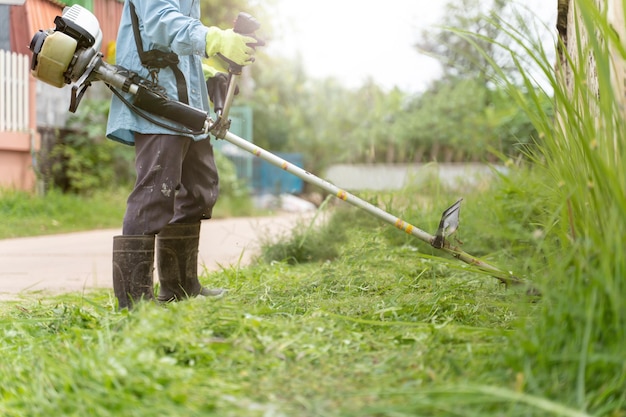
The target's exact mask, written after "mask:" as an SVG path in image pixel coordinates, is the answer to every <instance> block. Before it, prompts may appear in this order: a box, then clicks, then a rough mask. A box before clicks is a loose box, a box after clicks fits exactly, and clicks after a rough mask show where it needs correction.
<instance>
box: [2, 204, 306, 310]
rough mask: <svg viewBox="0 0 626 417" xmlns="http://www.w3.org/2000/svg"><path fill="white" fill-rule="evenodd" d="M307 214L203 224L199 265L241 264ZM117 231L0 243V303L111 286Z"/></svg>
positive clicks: (226, 266) (203, 266)
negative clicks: (47, 294) (114, 241)
mask: <svg viewBox="0 0 626 417" xmlns="http://www.w3.org/2000/svg"><path fill="white" fill-rule="evenodd" d="M305 216H310V214H308V215H307V214H284V215H280V216H272V217H254V218H232V219H217V220H208V221H204V222H202V229H201V233H200V253H199V256H198V263H199V267H200V268H201V269H200V271H202V268H206V269H207V270H210V271H212V270H218V269H221V268H228V267H230V266H237V265H241V266H245V265H247V264H248V263H249V262H250V261H251V259H252V258H253V257H254V256H255V255H257V254H258V250H259V248H260V245H261V244H262V243H263V242H266V241H268V240H272V239H273V238H277V237H280V236H284V235H285V234H287V233H288V232H289V231H290V230H291V229H292V228H293V227H294V226H296V225H298V224H299V223H300V222H302V221H303V218H304V217H305ZM118 234H120V230H117V229H111V230H96V231H89V232H80V233H68V234H62V235H53V236H39V237H27V238H18V239H5V240H0V300H2V299H4V300H8V299H20V298H22V297H25V296H29V295H30V296H32V295H35V293H34V292H36V293H40V294H41V293H43V295H45V294H46V293H56V294H58V293H62V292H69V291H86V290H89V289H92V288H112V284H111V270H112V266H111V264H112V260H111V249H112V246H113V236H115V235H118Z"/></svg>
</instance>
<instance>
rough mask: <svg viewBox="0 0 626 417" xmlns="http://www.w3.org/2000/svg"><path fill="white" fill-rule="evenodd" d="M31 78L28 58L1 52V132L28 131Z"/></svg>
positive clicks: (13, 53)
mask: <svg viewBox="0 0 626 417" xmlns="http://www.w3.org/2000/svg"><path fill="white" fill-rule="evenodd" d="M29 76H30V66H29V59H28V56H26V55H20V54H17V53H15V52H10V51H4V50H0V132H20V131H27V130H28V128H29V120H28V116H29V100H28V99H29V93H28V88H29V85H28V83H29V78H28V77H29Z"/></svg>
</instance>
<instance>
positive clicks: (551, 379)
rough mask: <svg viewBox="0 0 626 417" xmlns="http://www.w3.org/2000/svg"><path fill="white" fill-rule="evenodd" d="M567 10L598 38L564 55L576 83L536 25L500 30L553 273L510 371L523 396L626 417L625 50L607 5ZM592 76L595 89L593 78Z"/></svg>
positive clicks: (578, 3)
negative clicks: (547, 100)
mask: <svg viewBox="0 0 626 417" xmlns="http://www.w3.org/2000/svg"><path fill="white" fill-rule="evenodd" d="M570 8H575V9H577V10H578V11H579V13H580V15H581V16H582V19H581V21H580V22H577V23H575V25H576V26H575V28H573V29H575V31H576V33H577V34H578V35H580V34H581V33H582V32H586V33H589V34H591V36H590V37H589V39H590V42H588V43H582V42H581V40H580V39H581V37H580V36H570V38H569V42H570V48H571V47H572V45H571V43H572V42H576V44H575V45H573V46H574V48H573V50H574V51H575V53H573V54H571V55H570V54H568V53H567V50H566V49H565V48H564V45H559V48H560V50H562V51H563V53H564V57H565V61H566V62H567V63H568V65H569V66H570V68H571V71H572V76H571V79H570V81H569V83H566V82H565V78H564V77H563V74H562V73H561V72H560V70H555V68H554V62H553V59H552V58H550V57H549V54H548V53H546V51H545V50H544V49H543V46H542V45H541V43H539V42H538V41H537V40H536V39H534V38H533V37H532V36H533V35H532V34H533V33H534V32H533V31H532V30H529V27H524V26H519V22H516V24H511V25H506V24H505V25H502V26H501V30H502V31H503V32H504V33H506V35H508V37H509V38H510V39H511V40H513V45H514V48H513V47H507V46H506V45H500V46H502V47H503V49H504V50H506V51H507V52H509V53H510V55H511V56H512V57H513V59H514V62H515V63H516V64H517V69H518V70H519V74H520V77H521V78H520V79H521V82H522V83H521V85H520V83H519V80H520V79H518V80H511V79H507V78H506V76H505V74H504V73H502V72H500V76H501V79H500V80H499V81H500V82H502V83H503V84H504V85H505V86H506V87H507V88H508V90H509V92H510V94H511V96H512V97H513V98H514V99H515V100H517V102H518V104H519V105H520V109H521V110H522V111H525V112H526V113H527V114H528V115H529V116H530V117H531V119H532V121H533V123H534V125H535V126H536V128H537V130H538V131H539V132H541V137H540V138H538V140H537V143H536V144H535V146H534V147H533V148H532V149H529V156H530V157H531V159H532V162H533V170H534V171H535V172H536V173H537V175H540V176H542V177H543V178H544V184H543V187H542V188H543V190H541V191H540V192H541V193H542V194H543V195H544V198H545V200H544V202H543V206H544V216H543V220H542V224H541V229H542V230H543V231H545V238H544V240H543V244H542V245H541V246H540V247H541V248H543V249H547V251H548V252H549V255H548V256H545V255H546V254H545V253H537V255H536V257H537V259H538V260H539V259H542V262H545V264H546V268H545V269H544V271H545V273H544V274H541V275H539V276H537V277H536V280H538V281H539V283H540V285H541V286H542V288H543V293H544V297H543V300H542V301H541V305H540V314H539V315H538V316H537V317H533V319H532V320H529V321H528V323H527V324H526V327H525V328H524V330H523V331H522V332H520V333H519V334H518V336H517V337H516V339H517V340H518V342H517V346H518V347H519V349H518V351H517V353H516V354H514V355H512V363H513V364H514V366H515V364H519V368H518V371H519V372H520V378H521V379H522V380H523V391H524V392H525V393H527V394H529V395H532V396H536V398H537V401H539V399H549V400H551V401H555V402H557V403H560V404H563V406H564V407H567V408H568V409H569V410H578V412H589V413H591V414H593V415H606V416H619V415H625V413H626V350H625V349H624V347H625V346H626V253H625V250H624V248H625V247H626V170H625V168H624V162H626V154H625V152H626V146H625V145H626V121H625V114H626V113H625V112H624V108H623V103H624V102H623V96H624V86H622V85H615V83H614V82H613V81H612V75H613V72H614V71H615V68H614V67H613V64H614V63H615V62H617V61H623V60H625V59H626V50H625V49H624V46H623V43H622V42H621V41H620V39H619V38H618V36H617V34H616V32H615V31H614V30H613V28H612V27H611V25H610V24H609V22H608V17H607V15H606V7H605V11H604V12H603V11H600V10H599V9H598V8H597V5H596V2H594V1H591V0H575V1H573V2H572V3H571V4H570ZM463 35H464V36H467V37H468V38H471V37H472V36H473V35H472V34H468V33H464V34H463ZM572 55H573V56H572ZM528 58H530V59H531V61H532V62H533V63H534V65H535V66H536V67H537V68H539V70H540V71H541V75H542V76H543V77H544V78H546V79H547V80H548V81H549V86H548V87H547V88H546V89H537V87H536V85H537V83H536V78H535V75H536V73H533V72H532V71H530V70H529V67H528V66H527V65H526V64H525V62H528V61H527V59H528ZM590 63H591V65H590ZM494 67H495V68H496V69H497V68H498V67H497V65H495V62H494ZM594 71H595V73H596V74H597V86H598V87H597V91H596V89H595V88H594V83H592V82H590V78H589V77H591V76H592V75H593V73H594ZM528 93H530V94H528ZM527 94H528V95H527ZM543 95H552V97H553V102H554V106H555V111H556V118H554V117H552V116H551V115H550V114H549V113H547V112H545V111H543V110H542V107H541V105H540V103H542V96H543ZM528 97H529V98H528ZM538 415H541V414H538ZM564 415H570V414H567V413H566V414H564Z"/></svg>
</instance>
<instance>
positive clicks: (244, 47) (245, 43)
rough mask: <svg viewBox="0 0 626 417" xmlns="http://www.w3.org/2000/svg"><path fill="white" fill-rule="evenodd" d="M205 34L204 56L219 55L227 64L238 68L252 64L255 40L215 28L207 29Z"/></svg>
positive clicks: (229, 30) (228, 30)
mask: <svg viewBox="0 0 626 417" xmlns="http://www.w3.org/2000/svg"><path fill="white" fill-rule="evenodd" d="M208 29H209V30H208V32H207V34H206V55H207V57H212V56H214V55H217V54H219V55H220V57H221V58H223V59H224V60H225V61H227V62H228V63H229V64H230V63H233V64H236V65H239V66H245V65H249V64H251V63H252V62H254V48H253V46H255V45H256V44H257V40H256V39H255V38H253V37H251V36H246V35H241V34H239V33H236V32H235V31H234V30H232V29H225V30H223V29H220V28H218V27H215V26H211V27H209V28H208Z"/></svg>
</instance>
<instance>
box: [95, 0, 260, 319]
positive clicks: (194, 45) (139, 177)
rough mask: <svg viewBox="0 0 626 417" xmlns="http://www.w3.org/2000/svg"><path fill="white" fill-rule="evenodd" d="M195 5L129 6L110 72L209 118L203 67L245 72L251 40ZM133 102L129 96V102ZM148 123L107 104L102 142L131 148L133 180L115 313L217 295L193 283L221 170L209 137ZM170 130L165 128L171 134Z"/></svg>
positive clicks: (116, 273) (117, 240) (187, 1)
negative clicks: (210, 64) (212, 60)
mask: <svg viewBox="0 0 626 417" xmlns="http://www.w3.org/2000/svg"><path fill="white" fill-rule="evenodd" d="M199 19H200V2H199V1H197V0H126V1H125V3H124V7H123V12H122V18H121V21H120V27H119V31H118V35H117V42H116V53H115V59H116V64H118V65H120V66H122V67H125V68H127V69H129V70H131V71H134V72H136V73H137V74H139V75H140V76H142V77H143V78H146V79H148V80H152V81H153V82H154V83H157V84H158V85H159V86H160V87H162V88H163V89H164V91H165V92H166V94H167V96H168V97H169V98H170V99H172V100H178V101H181V102H183V103H186V104H189V105H190V106H191V107H194V108H198V109H202V110H203V111H206V112H209V99H208V91H207V85H209V86H210V85H211V83H210V82H209V83H207V82H206V81H207V80H205V78H204V77H205V74H207V76H215V75H216V74H217V73H218V72H217V71H215V70H211V69H210V68H207V66H206V64H205V66H204V71H203V60H204V59H206V58H208V57H217V58H218V61H219V62H221V63H222V64H223V65H222V68H227V66H228V64H229V63H234V64H237V65H240V66H246V65H248V64H250V63H251V62H253V61H254V45H255V43H256V40H255V38H253V37H250V36H245V35H241V34H238V33H236V32H234V31H233V30H232V29H226V30H223V29H220V28H218V27H215V26H211V27H207V26H205V25H203V24H202V23H201V21H200V20H199ZM127 98H128V99H129V101H132V99H131V97H130V96H127ZM164 123H166V126H165V127H164V126H162V125H160V124H155V123H153V122H152V121H149V120H146V119H145V118H142V117H140V116H138V115H137V114H136V113H135V112H133V111H132V109H131V108H129V106H127V105H126V104H125V103H124V102H123V101H122V100H120V99H119V98H118V97H116V96H113V98H112V101H111V107H110V112H109V118H108V124H107V137H108V138H109V139H113V140H116V141H119V142H122V143H125V144H129V145H134V147H135V170H136V182H135V185H134V188H133V189H132V191H131V193H130V195H129V197H128V200H127V204H126V212H125V214H124V219H123V224H122V234H121V235H120V236H114V237H113V290H114V293H115V296H116V298H117V301H118V307H119V308H120V309H124V308H129V309H130V308H132V307H133V305H134V304H135V303H137V302H139V301H140V300H154V298H155V297H154V287H153V269H154V267H153V265H154V260H155V257H156V264H157V272H158V278H159V284H160V286H159V293H158V296H157V297H156V298H157V300H158V301H161V302H169V301H177V300H182V299H185V298H188V297H195V296H207V297H210V296H220V295H222V294H223V293H224V290H222V289H209V288H205V287H203V286H202V285H201V284H200V282H199V280H198V270H197V268H198V263H197V262H198V244H199V240H200V239H199V236H200V223H201V220H203V219H209V218H211V213H212V210H213V206H214V205H215V202H216V200H217V197H218V192H219V186H218V172H217V168H216V166H215V161H214V157H213V147H212V144H211V142H210V138H209V136H208V134H203V135H194V134H191V133H184V132H177V131H176V125H175V124H174V123H170V122H164ZM170 127H171V128H170Z"/></svg>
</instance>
